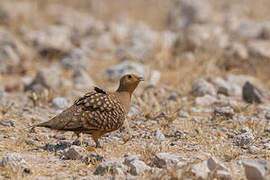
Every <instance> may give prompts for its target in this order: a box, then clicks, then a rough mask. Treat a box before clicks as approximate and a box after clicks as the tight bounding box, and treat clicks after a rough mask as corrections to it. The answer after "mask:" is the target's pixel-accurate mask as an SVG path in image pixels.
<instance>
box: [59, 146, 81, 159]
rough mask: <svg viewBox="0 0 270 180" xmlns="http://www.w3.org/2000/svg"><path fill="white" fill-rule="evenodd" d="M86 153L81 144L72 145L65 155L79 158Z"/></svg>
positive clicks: (68, 157) (69, 157)
mask: <svg viewBox="0 0 270 180" xmlns="http://www.w3.org/2000/svg"><path fill="white" fill-rule="evenodd" d="M85 154H86V150H85V149H84V148H82V147H80V146H75V145H72V146H71V147H70V148H69V149H67V150H66V151H65V152H64V153H63V155H64V156H65V158H66V159H72V160H79V159H82V157H83V156H84V155H85Z"/></svg>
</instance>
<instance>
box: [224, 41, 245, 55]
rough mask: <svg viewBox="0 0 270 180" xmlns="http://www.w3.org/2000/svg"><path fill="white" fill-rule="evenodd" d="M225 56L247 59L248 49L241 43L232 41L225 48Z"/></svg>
mask: <svg viewBox="0 0 270 180" xmlns="http://www.w3.org/2000/svg"><path fill="white" fill-rule="evenodd" d="M225 57H227V58H230V59H238V58H240V59H247V58H248V50H247V48H246V47H245V46H244V45H243V44H241V43H239V42H233V43H231V44H230V45H229V46H228V47H227V48H226V50H225Z"/></svg>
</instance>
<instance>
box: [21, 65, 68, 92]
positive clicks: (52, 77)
mask: <svg viewBox="0 0 270 180" xmlns="http://www.w3.org/2000/svg"><path fill="white" fill-rule="evenodd" d="M62 85H63V82H62V79H61V73H60V71H59V69H58V68H57V67H55V66H51V67H49V68H40V69H39V70H38V71H37V73H36V76H35V78H34V79H33V80H32V82H31V83H30V84H28V85H25V90H26V91H29V90H30V91H42V90H43V89H54V90H56V89H58V88H59V87H61V86H62Z"/></svg>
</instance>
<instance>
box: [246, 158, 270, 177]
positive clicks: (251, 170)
mask: <svg viewBox="0 0 270 180" xmlns="http://www.w3.org/2000/svg"><path fill="white" fill-rule="evenodd" d="M242 164H243V166H244V167H245V174H246V178H247V179H248V180H255V179H256V180H266V166H267V163H266V162H265V161H259V160H243V161H242ZM268 168H269V167H268Z"/></svg>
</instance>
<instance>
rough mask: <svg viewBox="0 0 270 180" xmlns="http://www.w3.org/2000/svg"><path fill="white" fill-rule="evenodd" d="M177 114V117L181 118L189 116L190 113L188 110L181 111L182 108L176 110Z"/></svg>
mask: <svg viewBox="0 0 270 180" xmlns="http://www.w3.org/2000/svg"><path fill="white" fill-rule="evenodd" d="M177 115H178V116H179V117H181V118H189V117H190V115H189V114H188V112H186V111H183V110H180V111H178V112H177Z"/></svg>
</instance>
